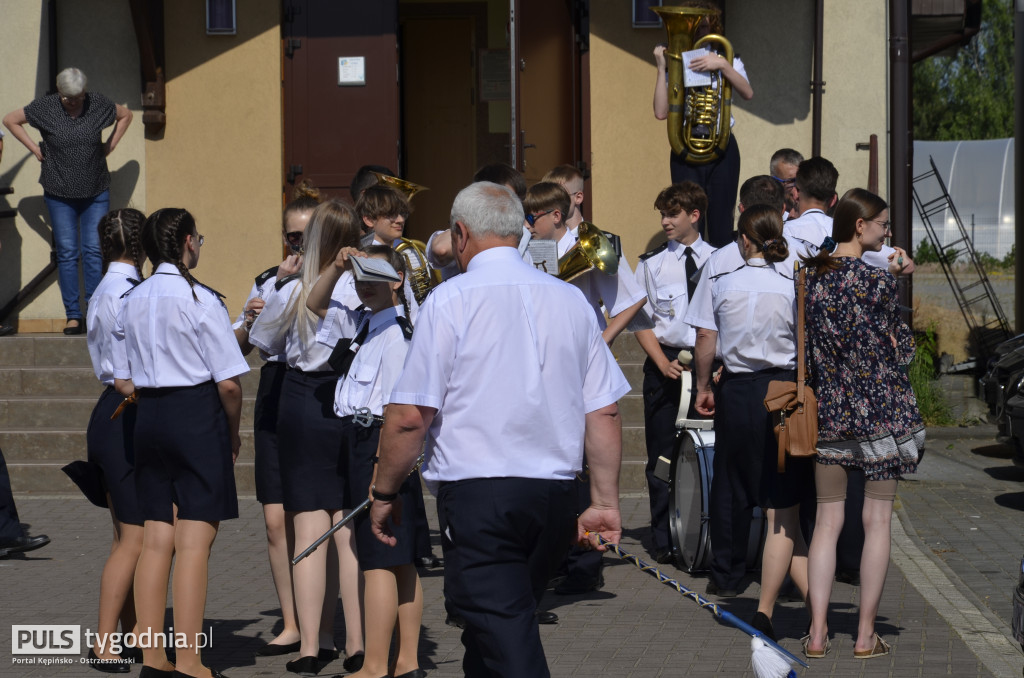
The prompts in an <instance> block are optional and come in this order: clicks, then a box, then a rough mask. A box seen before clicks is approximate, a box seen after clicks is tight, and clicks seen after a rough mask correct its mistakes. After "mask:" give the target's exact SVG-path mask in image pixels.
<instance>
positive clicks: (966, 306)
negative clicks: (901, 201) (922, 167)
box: [911, 156, 1013, 357]
mask: <svg viewBox="0 0 1024 678" xmlns="http://www.w3.org/2000/svg"><path fill="white" fill-rule="evenodd" d="M928 162H929V164H930V165H931V167H932V169H931V171H930V172H925V173H924V174H921V175H918V176H916V177H914V180H913V182H912V184H911V192H912V193H913V196H914V206H915V207H917V213H918V214H919V215H920V217H921V221H922V222H924V226H925V229H926V230H927V232H928V239H929V240H930V241H931V245H932V247H934V248H935V252H936V254H938V257H939V263H940V264H942V272H943V273H945V274H946V280H948V281H949V285H950V287H952V288H953V295H954V296H955V297H956V301H957V304H959V306H960V312H961V313H963V315H964V320H965V321H966V322H967V327H968V330H969V331H970V337H971V341H972V342H973V345H974V346H975V347H976V349H977V351H978V353H979V355H978V356H977V357H983V356H988V355H991V352H992V349H994V348H995V347H996V345H998V344H999V343H1000V342H1002V341H1005V340H1006V339H1009V338H1010V337H1011V336H1013V333H1012V331H1011V329H1010V324H1009V322H1007V320H1006V314H1005V313H1003V309H1002V307H1001V306H1000V305H999V300H998V299H996V295H995V293H994V292H993V291H992V285H991V283H989V280H988V275H986V274H985V269H984V268H982V266H981V262H980V261H979V260H978V257H977V255H976V254H975V251H974V243H973V242H971V239H970V237H968V235H967V231H966V230H964V222H963V221H961V220H960V214H959V213H958V212H957V211H956V206H955V205H954V204H953V199H952V198H951V197H950V195H949V192H948V191H947V190H946V183H945V182H944V181H943V180H942V176H941V175H940V174H939V170H938V169H936V167H935V160H934V159H933V158H932V157H931V156H929V157H928ZM936 188H937V189H938V195H937V197H932V196H933V195H936V190H935V189H936ZM922 189H924V190H922ZM924 191H927V193H926V195H925V198H929V199H928V200H925V199H923V198H922V195H921V194H922V192H924ZM946 210H949V214H950V215H951V216H952V217H953V219H954V220H955V221H956V226H957V232H956V234H954V236H953V238H952V239H951V240H950V241H949V242H942V241H941V240H940V239H939V235H938V233H936V230H935V226H933V225H932V218H933V217H936V216H937V217H938V219H939V222H940V223H941V220H942V219H943V218H944V216H943V213H944V212H945V211H946ZM954 261H961V262H965V263H966V266H960V267H957V268H956V269H954V267H953V262H954Z"/></svg>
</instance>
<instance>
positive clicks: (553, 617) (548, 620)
mask: <svg viewBox="0 0 1024 678" xmlns="http://www.w3.org/2000/svg"><path fill="white" fill-rule="evenodd" d="M533 616H534V617H536V618H537V623H538V624H557V623H558V615H557V614H555V613H554V612H551V611H550V610H537V611H536V612H534V613H533Z"/></svg>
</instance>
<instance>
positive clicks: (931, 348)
mask: <svg viewBox="0 0 1024 678" xmlns="http://www.w3.org/2000/svg"><path fill="white" fill-rule="evenodd" d="M935 327H936V325H935V323H931V324H930V325H928V327H927V328H926V329H925V330H924V331H923V332H922V331H919V332H915V333H914V334H915V338H916V340H917V351H916V352H915V353H914V359H913V360H912V361H911V362H910V366H909V367H908V368H907V372H908V374H909V376H910V386H911V388H913V389H914V396H915V397H916V398H917V409H918V410H919V411H920V412H921V418H922V419H923V420H924V423H925V424H927V425H929V426H949V425H951V424H953V423H954V421H953V412H952V410H951V409H950V407H949V403H947V402H946V397H945V395H944V394H943V392H942V387H941V386H940V385H939V380H938V379H937V377H938V370H937V369H936V364H937V360H938V355H937V352H938V339H937V337H936V336H935Z"/></svg>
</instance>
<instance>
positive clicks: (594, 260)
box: [557, 221, 619, 282]
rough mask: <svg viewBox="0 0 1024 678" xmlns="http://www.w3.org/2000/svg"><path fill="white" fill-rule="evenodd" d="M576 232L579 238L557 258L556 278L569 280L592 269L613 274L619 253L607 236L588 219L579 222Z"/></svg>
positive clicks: (615, 270) (616, 267)
mask: <svg viewBox="0 0 1024 678" xmlns="http://www.w3.org/2000/svg"><path fill="white" fill-rule="evenodd" d="M577 233H578V235H579V240H578V241H577V242H576V244H575V245H573V246H572V247H571V248H569V251H568V252H566V253H565V254H563V255H562V256H561V257H560V258H559V259H558V276H557V277H558V279H559V280H564V281H565V282H569V281H570V280H573V279H574V278H578V277H580V276H581V275H583V274H584V273H587V272H588V271H591V270H593V269H597V270H598V271H600V272H601V273H604V274H606V275H615V273H616V272H617V271H618V270H619V255H618V253H617V252H616V251H615V246H614V245H612V241H611V240H609V239H608V236H606V235H605V234H604V233H602V232H601V229H599V228H598V227H597V226H594V225H593V224H592V223H590V222H589V221H584V222H582V223H580V227H579V231H577Z"/></svg>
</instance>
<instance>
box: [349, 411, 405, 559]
mask: <svg viewBox="0 0 1024 678" xmlns="http://www.w3.org/2000/svg"><path fill="white" fill-rule="evenodd" d="M344 421H345V432H344V434H343V436H342V439H343V440H344V449H345V454H346V456H347V457H348V460H349V461H348V464H349V478H350V482H349V492H350V493H351V496H352V498H353V499H354V500H356V502H355V503H356V504H359V503H362V501H363V499H366V497H367V496H368V495H369V493H370V481H371V480H372V479H373V467H374V464H376V463H377V443H378V442H379V441H380V424H379V423H375V424H374V425H372V426H370V427H363V426H359V425H356V424H353V423H352V420H351V418H350V417H345V419H344ZM414 478H415V480H414ZM418 480H419V474H412V475H410V476H409V477H407V478H406V479H405V481H404V482H403V483H402V486H401V488H400V489H399V490H398V496H399V498H400V499H401V501H402V524H401V525H396V524H395V523H394V521H393V520H391V519H390V518H389V519H388V524H389V525H390V527H391V533H392V534H394V535H395V538H396V539H397V540H398V543H397V544H395V545H394V546H388V545H387V544H384V543H382V542H380V541H379V540H378V539H377V538H376V537H375V536H373V532H372V531H371V529H370V512H369V511H363V512H362V513H360V514H359V515H358V516H356V518H355V519H354V521H353V522H354V523H355V531H356V555H357V556H358V557H359V569H361V570H364V571H365V570H377V569H382V568H386V567H397V566H399V565H411V564H412V562H413V560H414V559H415V557H416V524H417V523H418V522H420V521H419V520H418V517H419V516H418V515H417V514H418V512H419V509H418V508H417V506H422V504H423V497H422V494H421V496H420V501H419V502H418V503H417V501H416V494H417V493H422V489H421V488H420V487H419V485H418V484H417V483H416V481H418Z"/></svg>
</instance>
